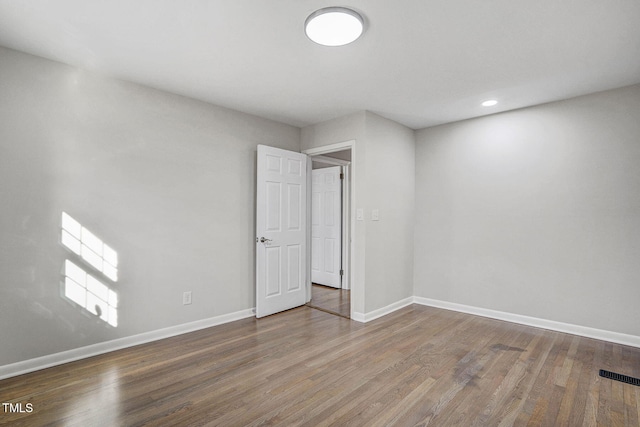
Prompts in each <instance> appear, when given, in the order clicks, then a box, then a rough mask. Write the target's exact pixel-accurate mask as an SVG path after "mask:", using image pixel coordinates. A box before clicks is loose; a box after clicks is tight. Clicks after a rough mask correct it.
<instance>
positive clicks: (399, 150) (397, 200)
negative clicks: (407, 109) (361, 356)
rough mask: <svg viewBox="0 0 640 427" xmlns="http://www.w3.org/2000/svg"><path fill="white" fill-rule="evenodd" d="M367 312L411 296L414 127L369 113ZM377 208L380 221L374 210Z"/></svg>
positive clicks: (366, 207) (367, 125) (366, 181)
mask: <svg viewBox="0 0 640 427" xmlns="http://www.w3.org/2000/svg"><path fill="white" fill-rule="evenodd" d="M365 129H366V143H367V157H366V162H367V169H366V177H365V183H366V187H367V190H366V195H367V199H366V203H365V221H366V223H367V240H366V257H367V258H366V278H365V282H366V293H365V308H366V312H371V311H373V310H376V309H379V308H382V307H385V306H387V305H389V304H392V303H395V302H397V301H400V300H403V299H405V298H409V297H411V296H413V227H414V212H415V202H414V200H415V199H414V196H415V136H414V131H413V130H411V129H409V128H407V127H405V126H403V125H400V124H398V123H396V122H394V121H391V120H388V119H385V118H382V117H380V116H378V115H376V114H373V113H370V112H367V116H366V128H365ZM373 209H378V211H379V220H378V221H373V220H372V218H371V212H372V210H373Z"/></svg>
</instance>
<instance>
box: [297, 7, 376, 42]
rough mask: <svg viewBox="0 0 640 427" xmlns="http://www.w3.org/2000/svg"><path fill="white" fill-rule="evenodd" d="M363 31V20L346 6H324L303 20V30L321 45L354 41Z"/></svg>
mask: <svg viewBox="0 0 640 427" xmlns="http://www.w3.org/2000/svg"><path fill="white" fill-rule="evenodd" d="M363 31H364V20H363V19H362V16H360V14H359V13H358V12H356V11H354V10H351V9H347V8H346V7H325V8H323V9H319V10H316V11H315V12H313V13H312V14H311V15H309V17H308V18H307V20H306V21H305V22H304V32H305V33H306V34H307V37H309V39H311V40H312V41H314V42H315V43H318V44H321V45H323V46H344V45H346V44H349V43H352V42H354V41H356V40H357V39H358V38H359V37H360V36H361V35H362V32H363Z"/></svg>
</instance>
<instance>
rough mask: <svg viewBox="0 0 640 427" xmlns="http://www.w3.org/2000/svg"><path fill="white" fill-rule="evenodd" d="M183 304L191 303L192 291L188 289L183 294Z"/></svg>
mask: <svg viewBox="0 0 640 427" xmlns="http://www.w3.org/2000/svg"><path fill="white" fill-rule="evenodd" d="M182 304H184V305H189V304H191V291H187V292H184V293H183V294H182Z"/></svg>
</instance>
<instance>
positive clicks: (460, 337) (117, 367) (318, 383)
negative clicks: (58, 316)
mask: <svg viewBox="0 0 640 427" xmlns="http://www.w3.org/2000/svg"><path fill="white" fill-rule="evenodd" d="M601 368H602V369H607V370H610V371H614V372H618V373H622V374H625V375H629V376H632V377H639V376H640V349H637V348H632V347H626V346H622V345H617V344H611V343H607V342H602V341H597V340H593V339H588V338H582V337H577V336H573V335H568V334H562V333H557V332H550V331H545V330H542V329H536V328H531V327H526V326H521V325H516V324H512V323H507V322H502V321H497V320H492V319H486V318H482V317H475V316H472V315H467V314H462V313H456V312H452V311H446V310H440V309H435V308H430V307H423V306H419V305H412V306H409V307H405V308H403V309H401V310H398V311H396V312H394V313H392V314H390V315H388V316H385V317H382V318H380V319H377V320H375V321H372V322H370V323H367V324H360V323H357V322H354V321H351V320H348V319H344V318H342V317H338V316H334V315H331V314H327V313H325V312H322V311H319V310H314V309H311V308H308V307H300V308H297V309H294V310H290V311H287V312H284V313H280V314H276V315H273V316H269V317H266V318H263V319H257V320H256V319H254V318H250V319H244V320H240V321H237V322H233V323H229V324H225V325H220V326H216V327H213V328H209V329H205V330H201V331H197V332H193V333H189V334H185V335H181V336H178V337H173V338H169V339H165V340H161V341H157V342H154V343H149V344H145V345H141V346H137V347H134V348H130V349H125V350H120V351H116V352H113V353H110V354H106V355H101V356H97V357H93V358H90V359H85V360H82V361H78V362H74V363H70V364H67V365H63V366H58V367H54V368H50V369H46V370H43V371H39V372H34V373H31V374H27V375H22V376H20V377H15V378H10V379H7V380H3V381H0V400H1V401H2V402H10V403H14V404H15V403H22V404H23V405H24V404H26V403H31V404H32V405H33V412H32V413H22V414H9V413H3V412H2V408H1V407H0V424H11V425H12V426H14V425H15V426H30V427H31V426H43V425H65V426H97V425H100V426H102V425H104V426H111V425H113V426H142V425H150V426H201V425H211V426H257V425H285V426H328V425H335V426H344V425H353V426H390V425H392V426H414V425H420V426H424V425H435V426H510V425H517V426H524V425H533V426H583V425H584V426H596V425H600V426H637V425H639V419H640V387H636V386H632V385H629V384H624V383H620V382H615V381H612V380H608V379H604V378H601V377H599V376H598V370H599V369H601Z"/></svg>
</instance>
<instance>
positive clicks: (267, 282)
mask: <svg viewBox="0 0 640 427" xmlns="http://www.w3.org/2000/svg"><path fill="white" fill-rule="evenodd" d="M306 170H307V160H306V155H304V154H301V153H295V152H292V151H287V150H281V149H279V148H274V147H267V146H265V145H259V146H258V164H257V183H256V194H257V199H256V232H257V238H256V317H263V316H268V315H269V314H273V313H277V312H279V311H283V310H288V309H290V308H294V307H298V306H300V305H303V304H304V303H305V301H306V289H305V286H304V283H305V262H306V259H305V257H304V254H305V253H306V249H305V248H306V244H307V242H306V215H307V214H306V194H307V193H306V191H307V190H306V187H307V181H306V179H307V178H306Z"/></svg>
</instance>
